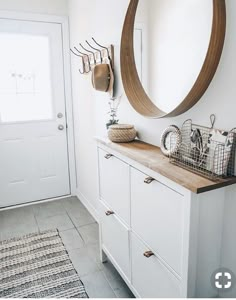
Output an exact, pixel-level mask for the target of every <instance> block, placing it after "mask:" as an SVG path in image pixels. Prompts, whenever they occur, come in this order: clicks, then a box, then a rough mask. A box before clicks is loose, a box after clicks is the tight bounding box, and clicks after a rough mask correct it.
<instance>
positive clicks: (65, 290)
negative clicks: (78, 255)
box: [0, 230, 88, 298]
mask: <svg viewBox="0 0 236 300" xmlns="http://www.w3.org/2000/svg"><path fill="white" fill-rule="evenodd" d="M0 298H88V296H87V294H86V291H85V288H84V285H83V283H82V282H81V280H80V278H79V275H78V274H77V272H76V270H75V268H74V266H73V264H72V262H71V261H70V258H69V255H68V253H67V251H66V249H65V246H64V245H63V243H62V240H61V237H60V236H59V233H58V231H57V230H51V231H46V232H42V233H35V234H30V235H27V236H24V237H22V238H13V239H9V240H6V241H1V242H0Z"/></svg>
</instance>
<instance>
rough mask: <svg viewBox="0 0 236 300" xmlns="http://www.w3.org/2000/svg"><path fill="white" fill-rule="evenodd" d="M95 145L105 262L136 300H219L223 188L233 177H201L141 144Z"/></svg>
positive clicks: (102, 249) (102, 254)
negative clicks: (216, 280) (216, 277)
mask: <svg viewBox="0 0 236 300" xmlns="http://www.w3.org/2000/svg"><path fill="white" fill-rule="evenodd" d="M97 145H98V169H99V203H100V242H101V243H100V245H101V259H102V260H103V261H105V259H106V257H108V258H109V259H110V260H111V262H112V263H113V264H114V266H115V267H116V269H117V270H118V272H119V273H120V274H121V276H122V277H123V279H124V280H125V281H126V283H127V284H128V286H129V287H130V289H131V290H132V292H133V293H134V295H135V296H136V297H140V298H166V297H167V298H179V297H182V298H188V297H205V298H207V297H217V296H218V291H217V290H216V289H215V288H214V287H213V286H212V284H211V275H212V273H213V272H214V271H215V270H216V269H218V268H219V267H220V257H221V244H222V226H223V205H224V198H225V187H224V185H229V184H233V183H234V182H235V179H234V180H232V182H229V181H228V182H218V183H215V182H211V181H209V180H204V179H201V177H199V176H197V175H194V174H192V173H190V172H188V171H185V170H182V169H180V168H178V167H175V166H172V165H170V164H169V163H168V159H167V158H165V157H164V156H162V155H161V154H160V150H159V149H158V148H157V147H154V146H150V145H148V144H145V143H141V142H134V143H132V144H127V145H125V144H124V145H122V144H113V143H109V142H107V141H103V140H98V144H97ZM162 168H163V171H162ZM167 168H169V170H168V171H167V170H166V169H167ZM168 172H169V174H170V175H168ZM163 174H165V176H163ZM174 176H176V179H175V177H174ZM191 184H192V185H191ZM187 186H189V187H187Z"/></svg>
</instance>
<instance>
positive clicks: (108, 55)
mask: <svg viewBox="0 0 236 300" xmlns="http://www.w3.org/2000/svg"><path fill="white" fill-rule="evenodd" d="M92 40H93V41H94V43H95V44H96V45H98V46H99V47H100V48H102V49H105V50H106V51H107V57H108V59H109V60H111V57H110V53H109V49H108V48H107V47H104V46H102V45H101V44H99V43H98V42H97V41H96V40H95V38H93V37H92Z"/></svg>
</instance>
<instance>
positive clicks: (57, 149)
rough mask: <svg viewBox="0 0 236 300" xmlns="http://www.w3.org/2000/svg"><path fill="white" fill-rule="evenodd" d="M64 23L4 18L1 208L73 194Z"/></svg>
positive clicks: (0, 24) (0, 25)
mask: <svg viewBox="0 0 236 300" xmlns="http://www.w3.org/2000/svg"><path fill="white" fill-rule="evenodd" d="M62 44H63V43H62V30H61V24H56V23H47V22H34V21H23V20H22V21H21V20H9V19H0V207H7V206H10V205H15V204H21V203H26V202H31V201H36V200H41V199H48V198H53V197H58V196H64V195H68V194H70V183H69V167H68V149H67V148H68V144H67V128H66V127H67V126H66V111H65V88H64V74H63V73H64V71H63V46H62Z"/></svg>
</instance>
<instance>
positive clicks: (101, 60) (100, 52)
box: [86, 40, 103, 63]
mask: <svg viewBox="0 0 236 300" xmlns="http://www.w3.org/2000/svg"><path fill="white" fill-rule="evenodd" d="M86 43H87V44H88V45H89V47H90V48H92V49H93V50H95V51H98V53H99V54H100V62H101V63H102V62H103V57H102V51H101V50H100V49H98V48H95V47H93V46H92V45H91V44H90V43H89V42H88V41H87V40H86Z"/></svg>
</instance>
